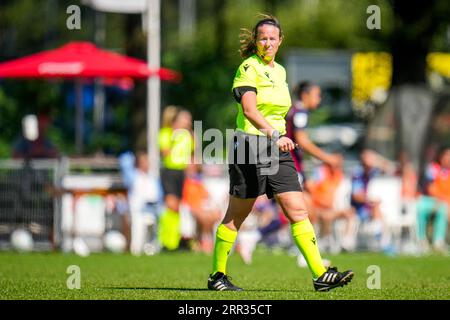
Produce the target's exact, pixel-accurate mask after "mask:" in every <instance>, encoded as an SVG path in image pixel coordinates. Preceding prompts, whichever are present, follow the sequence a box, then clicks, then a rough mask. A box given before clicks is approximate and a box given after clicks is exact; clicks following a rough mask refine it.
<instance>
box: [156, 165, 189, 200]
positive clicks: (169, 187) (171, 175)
mask: <svg viewBox="0 0 450 320" xmlns="http://www.w3.org/2000/svg"><path fill="white" fill-rule="evenodd" d="M161 184H162V187H163V191H164V195H165V196H166V195H168V194H172V195H176V196H177V197H178V198H180V199H181V196H182V195H183V185H184V170H172V169H166V168H163V169H161Z"/></svg>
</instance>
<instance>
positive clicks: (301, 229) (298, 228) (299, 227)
mask: <svg viewBox="0 0 450 320" xmlns="http://www.w3.org/2000/svg"><path fill="white" fill-rule="evenodd" d="M291 230H292V235H293V236H294V237H295V236H298V235H301V234H305V233H311V232H313V233H314V227H313V225H312V224H311V222H310V221H309V219H308V218H307V219H304V220H301V221H298V222H295V223H292V224H291Z"/></svg>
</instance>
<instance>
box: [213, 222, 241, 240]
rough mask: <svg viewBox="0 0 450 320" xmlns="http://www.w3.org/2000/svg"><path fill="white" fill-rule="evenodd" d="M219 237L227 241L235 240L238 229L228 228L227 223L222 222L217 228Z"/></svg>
mask: <svg viewBox="0 0 450 320" xmlns="http://www.w3.org/2000/svg"><path fill="white" fill-rule="evenodd" d="M216 236H217V238H219V239H221V240H223V241H226V242H234V241H236V238H237V231H234V230H231V229H229V228H227V227H226V226H225V225H223V224H221V225H219V227H218V228H217V233H216Z"/></svg>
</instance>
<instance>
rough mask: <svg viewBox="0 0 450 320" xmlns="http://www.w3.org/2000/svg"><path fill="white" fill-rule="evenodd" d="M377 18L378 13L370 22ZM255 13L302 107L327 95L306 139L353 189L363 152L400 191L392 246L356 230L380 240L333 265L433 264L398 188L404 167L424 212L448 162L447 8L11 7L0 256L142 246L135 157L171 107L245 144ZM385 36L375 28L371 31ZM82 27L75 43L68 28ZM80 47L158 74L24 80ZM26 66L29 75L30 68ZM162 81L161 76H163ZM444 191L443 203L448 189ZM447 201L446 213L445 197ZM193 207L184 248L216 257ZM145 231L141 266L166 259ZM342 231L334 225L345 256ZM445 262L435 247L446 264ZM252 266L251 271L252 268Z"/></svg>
mask: <svg viewBox="0 0 450 320" xmlns="http://www.w3.org/2000/svg"><path fill="white" fill-rule="evenodd" d="M155 3H159V5H160V12H159V13H158V12H157V13H156V14H157V16H158V19H159V22H160V29H158V28H155V29H153V31H155V30H156V31H160V32H158V35H157V37H156V38H155V35H153V38H152V39H153V41H154V40H155V39H158V40H157V41H159V43H158V42H155V44H156V45H155V46H152V45H151V44H152V42H151V41H150V40H149V39H151V37H148V29H149V28H151V26H152V22H155V21H156V20H155V21H153V20H151V21H149V20H147V19H148V17H153V19H154V17H155V13H154V11H152V10H151V9H150V10H149V9H148V6H147V5H150V4H152V5H154V4H155ZM73 5H75V6H78V8H79V13H80V14H79V21H78V22H79V28H78V27H76V25H77V20H76V19H77V17H76V16H73V14H76V13H77V12H78V11H77V10H76V9H73V8H72V9H70V10H69V9H68V8H69V7H70V6H73ZM373 5H375V6H376V7H377V8H378V9H379V11H377V10H375V11H373V10H368V8H369V7H370V6H373ZM153 8H155V7H153ZM377 12H379V15H378V16H377V15H376V13H377ZM257 13H271V14H274V15H275V16H277V18H278V19H279V20H280V22H281V25H282V28H283V32H284V35H285V38H284V41H283V44H282V47H281V49H280V51H279V53H278V56H277V61H278V62H279V63H281V64H282V65H283V66H284V67H285V68H286V70H287V75H288V79H287V80H288V84H289V87H290V89H291V91H292V90H293V88H294V86H295V85H296V84H297V83H298V82H300V81H302V80H310V81H313V82H315V83H317V84H318V85H319V86H320V87H321V89H322V104H321V106H320V107H319V108H318V109H317V110H316V111H314V112H312V113H311V115H310V118H309V128H308V132H309V135H310V137H311V139H312V140H313V141H314V142H315V143H316V144H318V145H319V146H321V147H322V148H324V149H325V150H327V151H329V152H338V153H341V154H342V155H343V156H344V168H343V171H344V175H345V177H346V179H347V180H346V181H347V182H348V184H350V185H351V184H352V181H353V180H352V179H353V178H352V177H353V175H354V171H355V170H356V169H357V168H358V166H359V165H360V155H361V152H362V150H365V149H371V150H373V151H375V152H376V153H377V154H378V155H379V156H380V157H382V158H383V159H385V160H387V161H389V162H390V163H393V165H394V166H395V167H396V170H394V171H391V172H388V174H385V175H383V176H382V178H383V179H384V180H379V181H378V182H379V186H377V187H374V188H375V189H376V190H380V188H381V189H382V190H388V189H387V188H392V190H393V191H392V193H391V194H390V196H391V198H389V199H387V200H386V199H385V198H386V197H384V198H383V196H384V195H380V194H378V193H377V192H376V191H374V194H376V195H377V196H379V198H380V201H381V202H383V201H388V202H390V204H391V205H390V206H389V205H385V208H384V210H385V212H384V213H383V214H384V224H385V225H386V228H385V230H389V231H386V233H387V234H388V236H387V237H384V238H383V240H382V241H381V240H380V239H378V240H380V241H381V242H380V245H379V246H378V245H374V243H375V241H378V240H377V237H378V238H380V235H379V233H378V231H376V230H375V231H373V230H372V229H370V227H368V229H367V230H366V229H365V228H364V227H363V222H364V221H362V220H361V219H360V217H359V216H358V217H359V219H360V220H361V221H359V223H358V226H359V227H357V228H356V229H355V237H357V235H356V234H359V233H360V232H363V233H364V232H365V235H364V236H367V235H369V236H373V238H370V237H369V236H368V237H366V238H367V239H366V240H365V242H363V240H361V242H358V244H357V245H353V246H350V247H351V248H350V249H348V248H345V245H343V246H341V247H339V248H337V249H336V248H334V249H333V248H331V247H328V248H327V249H328V250H335V251H340V250H350V251H353V250H379V251H381V250H382V251H385V252H387V253H389V254H394V253H405V254H421V253H423V252H427V249H426V248H425V247H426V245H425V244H423V239H422V241H420V240H421V239H418V236H417V233H418V228H419V227H418V224H420V223H419V222H418V220H419V219H418V215H419V214H418V213H417V212H416V203H415V202H414V204H413V205H412V208H413V209H411V210H412V211H411V212H412V213H411V212H409V213H407V214H405V212H406V211H408V210H407V209H405V208H406V205H405V203H406V202H408V201H404V200H405V199H404V190H403V189H402V188H403V187H404V186H405V183H406V185H409V184H410V183H411V182H410V181H411V180H408V181H409V182H404V181H405V179H406V178H405V177H406V175H405V174H404V172H405V170H404V168H405V167H404V164H405V163H408V164H410V165H411V166H412V172H413V180H412V181H413V182H412V183H413V184H415V186H417V188H414V192H413V196H411V197H412V198H413V199H414V200H417V199H418V198H417V194H419V193H420V190H421V186H422V185H423V183H425V182H423V181H427V167H428V165H429V164H430V163H433V161H434V160H435V158H436V156H437V154H438V151H439V150H440V149H442V148H445V147H447V148H449V147H450V3H449V2H448V1H445V0H430V1H426V2H425V1H408V2H402V1H395V0H392V1H387V0H385V1H383V0H370V1H369V0H367V1H366V0H362V1H345V0H333V1H327V0H279V1H275V0H239V1H237V0H214V1H206V0H165V1H153V0H149V1H146V0H142V1H138V0H135V1H131V0H129V1H126V2H123V3H122V2H121V1H113V0H109V1H108V0H103V1H99V0H98V1H96V0H83V1H75V0H70V1H68V0H67V1H66V0H40V1H32V0H2V1H1V3H0V132H1V134H0V248H1V249H6V250H9V249H11V248H21V249H22V250H63V251H66V252H68V251H72V250H74V251H75V252H76V253H78V254H80V255H87V254H89V252H95V251H102V250H105V249H108V250H111V251H120V252H124V251H126V250H128V249H129V248H130V243H131V242H132V237H133V233H135V232H136V231H133V227H132V223H133V222H132V221H131V220H132V216H131V214H130V212H129V211H130V209H129V204H127V202H129V188H128V187H127V185H126V182H125V181H124V177H125V176H126V167H124V163H126V160H124V159H126V157H125V158H121V156H123V155H126V154H129V153H128V152H130V151H131V153H133V154H137V152H138V151H139V150H149V151H150V149H152V148H153V149H154V148H155V146H157V145H158V141H157V139H156V136H155V135H151V134H149V132H150V131H151V130H153V131H154V130H155V125H154V123H155V122H154V121H156V123H157V124H158V128H156V129H159V123H160V118H161V117H160V114H161V113H162V111H163V110H164V107H165V106H168V105H176V106H182V107H184V108H185V109H187V110H188V111H190V113H191V114H192V119H193V120H195V121H202V126H203V130H205V129H208V128H217V129H219V130H220V131H221V132H223V134H224V136H225V130H226V129H234V127H235V117H236V102H235V100H234V99H233V97H232V95H231V85H232V80H233V76H234V73H235V71H236V68H237V66H238V65H239V64H240V62H241V60H242V59H241V58H240V56H239V52H238V49H239V37H238V36H239V32H240V28H249V29H251V28H252V27H253V26H254V24H255V23H256V22H257V21H258V16H257ZM377 18H379V20H372V19H377ZM374 21H375V22H378V27H374V28H372V27H373V26H374V25H376V24H377V23H375V24H373V22H374ZM70 23H72V24H73V25H75V28H69V25H70ZM370 26H372V27H370ZM68 44H69V45H70V44H71V45H72V47H69V48H72V49H73V50H78V51H79V52H81V51H83V52H84V51H86V52H87V54H88V55H94V54H95V52H94V49H93V48H95V47H96V48H97V49H99V50H105V51H107V52H109V53H115V54H120V55H123V56H124V57H125V56H127V57H131V58H135V59H138V60H136V61H134V60H133V61H134V62H136V63H138V62H140V63H144V64H145V63H146V62H148V64H149V66H150V67H149V69H151V70H149V71H148V73H145V74H141V75H137V74H135V73H132V72H129V74H126V73H120V74H119V73H117V74H112V73H111V74H109V73H106V71H105V73H104V74H103V73H102V72H100V73H98V74H89V75H86V76H82V75H81V76H74V75H73V74H71V71H70V70H69V69H70V68H71V67H70V66H67V65H66V66H63V68H66V69H64V70H56V71H55V70H53V71H54V74H53V75H52V73H51V72H41V73H40V75H37V74H35V75H30V74H27V73H26V72H25V71H24V73H23V74H20V72H19V71H20V70H22V69H20V70H19V69H14V68H16V67H17V62H16V65H14V60H15V59H19V58H23V57H27V56H30V55H33V54H36V53H42V52H44V51H48V50H56V49H58V48H64V46H66V45H68ZM93 46H95V47H93ZM159 47H160V48H159ZM153 48H155V51H156V53H154V52H151V51H152V50H153ZM69 51H70V50H69ZM65 54H69V53H62V56H63V57H64V55H65ZM152 54H153V57H154V56H155V55H156V56H158V57H160V63H159V61H158V63H156V62H155V61H148V59H151V58H150V57H152ZM105 57H106V56H105ZM34 58H36V56H34ZM102 59H103V58H100V60H95V61H102ZM105 59H106V58H105ZM11 61H12V62H11ZM39 61H40V60H39ZM19 62H22V63H24V67H27V66H28V67H30V65H29V64H27V63H31V62H30V61H29V60H21V61H19ZM41 62H42V61H41ZM50 62H52V61H50ZM8 63H10V64H8ZM97 63H98V62H97ZM107 64H108V63H107ZM155 65H156V66H157V67H158V68H159V69H157V70H156V69H152V68H151V67H152V66H155ZM2 67H3V69H2ZM7 67H9V68H12V69H10V70H9V71H8V70H7ZM41 67H42V66H41ZM47 67H48V66H47ZM53 67H55V66H53ZM59 67H61V66H59ZM72 67H73V66H72ZM106 67H113V65H111V64H109V65H107V66H106ZM137 67H139V66H137ZM42 68H43V67H42ZM42 68H41V69H40V70H41V71H42ZM56 68H58V66H56ZM67 68H69V69H67ZM93 69H95V68H93ZM111 69H113V68H111ZM22 71H23V70H22ZM97 71H98V70H97ZM2 72H4V73H2ZM7 72H11V73H7ZM14 72H17V73H14ZM151 72H153V73H151ZM147 78H149V79H150V80H149V81H150V82H151V81H154V80H155V79H157V81H158V83H160V89H159V87H156V91H152V92H153V93H154V95H151V94H149V91H148V90H151V89H150V86H148V85H147ZM152 79H153V80H152ZM158 85H159V84H158ZM153 88H155V87H153ZM153 90H154V89H153ZM151 97H156V100H157V102H156V104H155V105H156V108H157V111H156V112H155V113H149V112H150V111H151V110H153V111H154V109H151V108H149V107H148V106H149V104H148V103H149V99H151ZM294 99H295V97H293V100H294ZM155 105H154V106H155ZM152 121H153V122H152ZM152 123H153V125H152ZM152 139H153V140H152ZM33 141H38V142H39V143H38V144H34V143H31V142H33ZM206 144H207V143H206ZM150 153H151V152H150ZM135 158H136V157H134V159H135ZM151 159H153V158H151ZM405 159H406V160H405ZM124 161H125V162H124ZM130 161H131V162H133V161H135V160H133V158H132V159H131V160H130ZM151 162H152V161H151ZM150 165H152V163H150ZM319 165H320V163H318V162H316V161H314V160H312V159H310V158H308V157H307V159H306V171H307V172H309V173H310V174H311V176H313V172H314V169H315V167H317V166H319ZM439 165H440V166H441V167H445V165H444V164H442V163H440V164H439ZM441 167H439V168H441ZM447 169H449V168H447ZM194 171H195V170H194ZM200 171H201V173H202V177H203V180H202V183H203V186H204V188H205V189H206V190H209V194H208V195H207V196H206V198H207V200H208V201H209V203H210V204H211V203H212V205H210V206H212V207H214V208H215V209H217V210H219V212H220V214H219V215H218V216H219V217H220V216H221V215H223V214H224V210H225V209H226V204H227V192H228V189H227V187H228V180H227V179H228V176H227V169H226V166H224V165H218V164H209V165H206V164H205V165H204V166H203V168H202V169H201V170H200ZM380 179H381V178H380ZM445 181H447V182H444V183H447V184H446V186H445V187H444V189H445V188H447V187H448V182H449V181H450V180H445ZM422 182H423V183H422ZM402 183H403V184H402ZM380 186H381V187H380ZM377 188H378V189H377ZM416 189H417V190H416ZM390 190H391V189H390ZM445 190H449V189H445ZM351 192H352V188H351V186H350V187H348V190H347V192H346V193H345V192H344V195H342V194H341V195H340V196H339V197H340V198H341V199H346V203H344V204H341V207H345V208H347V207H348V208H351V207H352V199H351ZM392 197H393V198H392ZM382 198H383V199H382ZM440 200H442V202H443V203H447V202H446V201H449V200H448V197H447V198H446V197H445V195H444V196H443V199H440ZM155 202H156V200H155ZM183 203H184V206H183V207H182V209H181V211H183V212H184V213H183V214H182V221H181V229H182V230H181V233H182V240H183V239H184V240H186V241H187V245H186V246H185V247H186V248H187V249H188V250H204V251H205V252H207V253H208V252H210V251H209V249H208V248H209V247H208V244H207V242H208V241H206V240H205V239H203V238H202V235H199V233H201V231H199V226H200V225H202V222H201V221H200V220H199V219H200V218H198V217H196V216H195V214H192V208H190V204H189V199H187V200H186V199H185V200H184V202H183ZM392 203H395V205H393V204H392ZM408 203H409V202H408ZM163 205H164V204H162V206H163ZM447 207H448V206H447ZM264 208H266V209H267V207H265V206H264V205H262V206H260V207H259V209H261V210H259V209H258V208H256V209H255V217H256V218H255V222H254V223H253V225H252V224H251V223H250V226H249V227H248V228H249V230H256V229H258V228H261V227H264V226H267V225H268V224H269V222H268V221H267V219H268V220H270V217H269V218H267V217H266V218H265V219H264V218H261V217H263V216H264V214H263V212H264V211H265V209H264ZM263 209H264V210H263ZM155 210H156V211H158V210H159V209H155ZM258 210H259V211H261V212H259V213H258V212H257V211H258ZM274 210H275V211H277V209H274ZM355 210H356V209H355ZM445 210H446V211H445ZM445 210H444V212H445V215H446V216H447V217H446V218H445V228H446V230H447V229H448V225H447V223H448V222H447V221H448V214H449V213H448V209H445ZM269 211H270V210H269ZM437 211H438V210H437V209H436V210H431V213H430V216H431V222H430V223H429V224H426V225H425V231H426V236H427V239H429V243H430V245H431V244H432V243H433V239H432V238H433V223H434V222H433V221H435V220H436V218H435V216H436V217H437V216H438V215H437V213H436V212H437ZM355 214H356V213H355ZM402 214H403V215H402ZM269 215H270V214H269ZM275 215H276V214H275ZM356 215H357V214H356ZM156 216H158V214H157V213H156ZM406 217H408V218H406ZM411 217H412V218H411ZM156 221H157V218H156ZM217 221H219V220H218V219H216V220H215V222H217ZM336 221H337V219H336ZM140 223H141V222H140ZM317 223H318V224H320V221H318V222H317ZM142 224H143V225H144V226H145V228H146V231H148V232H146V234H147V235H146V237H147V238H148V239H146V240H142V242H143V245H142V246H141V247H140V248H139V249H137V251H136V252H135V253H136V254H141V252H142V253H146V254H155V253H157V252H159V250H160V249H161V248H160V247H159V246H158V244H157V242H158V241H157V239H156V240H155V232H156V231H155V230H153V231H151V230H150V229H151V228H152V226H155V224H157V222H155V221H154V220H152V219H148V221H147V220H146V222H142ZM441 225H442V224H441ZM421 226H422V225H421ZM372 227H373V228H375V229H376V227H375V226H372ZM440 228H441V229H442V227H440ZM341 229H342V226H339V224H336V230H335V236H336V238H337V239H338V240H339V241H341V240H342V239H343V237H340V236H339V232H340V231H339V230H341ZM277 230H278V229H277ZM280 230H281V229H279V231H280ZM371 230H372V231H371ZM405 230H406V231H409V232H406V233H407V235H405V232H404V231H405ZM17 231H18V232H17ZM15 232H16V233H15ZM152 232H153V235H152ZM441 234H442V232H441ZM152 237H153V238H152ZM444 237H445V233H444ZM419 238H420V237H419ZM18 239H19V240H18ZM283 239H284V240H283ZM358 239H359V238H358ZM405 239H406V240H405ZM202 240H205V241H206V242H205V243H203V241H202ZM155 241H156V242H155ZM258 241H260V239H258ZM339 241H338V242H339ZM358 241H359V240H358ZM324 242H325V241H324ZM445 242H446V243H448V240H445ZM15 243H16V244H15ZM274 243H276V245H278V246H280V247H283V248H284V249H287V250H288V251H289V249H291V244H289V243H290V242H289V239H288V240H286V239H285V238H283V234H282V233H281V232H280V233H279V234H277V238H276V239H275V240H274V241H272V240H271V241H268V242H267V243H266V245H267V246H269V247H270V246H272V247H273V246H274ZM360 244H361V245H360ZM422 244H423V245H422ZM181 247H183V246H182V245H181V244H180V248H181ZM199 248H200V249H199ZM443 248H444V249H442V248H441V246H438V249H439V250H440V251H442V252H447V249H446V247H443ZM441 249H442V250H441ZM248 250H250V251H251V250H252V248H250V249H248ZM243 252H244V253H243V258H244V259H246V261H248V262H250V261H251V259H250V260H249V256H248V252H245V251H243Z"/></svg>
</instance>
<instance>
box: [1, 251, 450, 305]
mask: <svg viewBox="0 0 450 320" xmlns="http://www.w3.org/2000/svg"><path fill="white" fill-rule="evenodd" d="M326 257H327V258H330V259H331V260H332V264H333V265H337V266H339V268H340V269H344V268H351V269H353V271H354V272H355V277H354V278H353V281H352V282H351V283H350V284H349V285H348V286H345V287H343V288H337V289H335V290H333V291H330V292H326V293H318V292H315V291H314V290H313V286H312V281H311V277H310V274H309V271H308V270H307V269H305V268H299V267H298V266H297V265H296V258H295V257H291V256H288V255H286V254H278V255H276V254H273V253H267V252H263V251H261V250H259V251H258V252H257V253H256V254H255V256H254V262H253V264H252V265H251V266H248V265H245V264H244V263H243V262H242V260H241V259H240V258H239V256H238V255H237V254H233V255H232V256H231V257H230V259H229V263H228V273H229V274H230V275H231V276H232V277H233V281H234V282H235V283H236V284H237V285H239V286H242V287H243V288H244V289H245V291H244V292H212V291H208V290H206V281H207V276H208V273H209V272H210V266H211V257H210V256H207V255H204V254H196V253H190V252H178V253H162V254H159V255H156V256H141V257H134V256H131V255H129V254H123V255H115V254H109V253H101V254H92V255H90V256H89V257H85V258H83V257H79V256H76V255H72V254H62V253H29V254H20V253H13V252H0V299H19V300H20V299H58V300H59V299H88V300H91V299H139V300H144V299H145V300H161V299H162V300H177V299H182V300H191V299H196V300H197V299H199V300H218V299H226V300H234V299H239V300H240V299H244V300H260V299H264V300H285V299H288V300H293V299H294V300H297V299H308V300H310V299H314V300H317V299H326V300H329V299H334V300H336V299H364V300H365V299H370V300H378V299H440V300H441V299H445V300H448V299H450V272H449V271H450V258H449V257H443V256H428V257H387V256H383V255H381V254H372V253H354V254H341V255H337V256H328V255H326ZM70 265H77V266H79V268H80V273H81V278H80V284H81V288H80V289H72V290H70V289H68V288H67V280H68V278H69V277H70V276H71V274H68V273H66V271H67V268H68V267H69V266H70ZM370 265H376V266H379V268H380V272H381V289H372V290H370V289H368V288H367V281H368V278H369V277H370V276H371V275H372V273H368V267H369V266H370Z"/></svg>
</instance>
